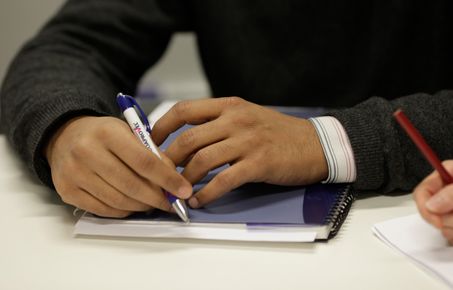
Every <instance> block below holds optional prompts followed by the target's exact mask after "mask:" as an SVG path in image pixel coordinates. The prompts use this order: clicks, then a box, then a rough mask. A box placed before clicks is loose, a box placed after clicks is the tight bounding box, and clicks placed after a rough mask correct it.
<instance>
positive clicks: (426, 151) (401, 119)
mask: <svg viewBox="0 0 453 290" xmlns="http://www.w3.org/2000/svg"><path fill="white" fill-rule="evenodd" d="M393 116H394V117H395V118H396V120H397V121H398V123H399V124H400V125H401V127H403V129H404V130H405V131H406V133H407V135H409V137H410V138H411V139H412V141H413V142H414V143H415V145H417V147H418V149H419V150H420V152H422V154H423V155H424V156H425V158H426V159H427V160H428V162H429V163H431V166H432V167H434V169H436V170H437V172H439V174H440V177H441V178H442V181H443V182H444V184H445V185H446V184H450V183H453V177H452V176H451V175H450V174H449V173H448V172H447V170H446V169H445V167H444V166H443V165H442V163H441V162H440V160H439V158H438V157H437V156H436V154H435V153H434V151H433V150H432V149H431V147H429V145H428V144H427V143H426V141H425V139H424V138H423V136H422V135H421V134H420V132H419V131H418V130H417V128H415V127H414V125H412V123H411V121H409V119H408V118H407V116H406V114H404V112H403V111H402V110H401V109H398V110H396V111H395V113H393Z"/></svg>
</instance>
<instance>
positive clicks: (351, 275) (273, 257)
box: [0, 135, 448, 290]
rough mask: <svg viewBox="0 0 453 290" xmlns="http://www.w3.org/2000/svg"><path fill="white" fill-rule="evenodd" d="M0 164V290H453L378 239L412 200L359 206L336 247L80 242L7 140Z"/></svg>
mask: <svg viewBox="0 0 453 290" xmlns="http://www.w3.org/2000/svg"><path fill="white" fill-rule="evenodd" d="M0 156H1V157H0V160H1V161H0V211H1V212H2V215H1V216H2V217H1V219H0V228H1V231H2V233H1V235H0V237H1V238H0V289H9V290H11V289H27V290H29V289H46V290H49V289H78V290H80V289H122V290H124V289H199V290H201V289H210V290H212V289H360V290H363V289H368V290H369V289H411V290H415V289H448V288H447V286H446V285H445V284H443V283H442V282H440V281H439V280H437V279H436V278H433V277H431V276H430V275H429V274H427V273H426V272H424V271H423V270H421V269H420V268H418V267H417V266H415V265H414V264H413V263H412V262H411V261H410V260H409V259H408V258H406V257H405V256H403V255H402V254H400V253H398V252H396V251H395V250H393V249H391V248H389V247H388V246H386V245H385V244H384V243H382V242H381V241H380V240H378V239H377V238H376V237H375V236H374V235H373V233H372V231H371V227H372V225H373V224H374V223H376V222H380V221H383V220H387V219H390V218H394V217H399V216H404V215H408V214H412V213H414V212H416V210H415V206H414V203H413V201H412V200H411V196H410V195H403V196H396V197H391V196H375V197H369V198H364V199H360V200H357V201H356V202H355V203H354V204H353V206H352V209H351V211H350V214H349V216H348V218H347V219H346V221H345V223H344V224H343V227H342V228H341V230H340V232H339V234H338V235H337V236H336V237H335V238H334V239H332V240H330V241H328V242H318V243H256V242H227V241H201V240H190V239H139V238H126V239H125V238H104V237H96V238H94V237H91V238H87V237H83V238H82V237H74V236H73V234H72V232H73V229H74V224H75V222H76V217H74V216H73V215H72V208H71V207H69V206H67V205H64V204H63V203H62V202H61V201H60V200H59V198H58V195H57V194H56V193H55V192H53V191H51V190H49V189H47V188H46V187H44V186H43V185H41V184H40V183H39V181H38V180H37V179H36V178H34V177H33V176H31V175H30V173H29V172H28V170H27V168H26V167H25V166H24V164H23V163H22V162H20V161H19V159H18V157H17V155H15V153H14V152H13V150H12V149H11V147H10V146H8V145H7V142H6V138H5V136H4V135H0ZM414 242H416V241H414Z"/></svg>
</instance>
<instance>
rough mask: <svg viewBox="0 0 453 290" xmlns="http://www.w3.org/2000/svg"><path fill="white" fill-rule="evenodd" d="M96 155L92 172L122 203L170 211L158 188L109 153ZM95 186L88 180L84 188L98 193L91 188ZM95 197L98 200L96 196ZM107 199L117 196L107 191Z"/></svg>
mask: <svg viewBox="0 0 453 290" xmlns="http://www.w3.org/2000/svg"><path fill="white" fill-rule="evenodd" d="M96 155H97V158H96V162H94V163H93V164H92V165H91V167H92V170H94V172H97V174H98V175H99V177H100V178H101V179H102V180H104V181H105V182H106V183H108V185H110V187H111V188H112V189H113V190H114V191H116V192H120V193H121V194H122V195H124V196H125V199H124V200H123V201H124V202H128V201H130V200H135V201H136V202H138V203H139V204H141V206H142V208H143V207H144V206H147V207H154V208H159V209H162V210H165V211H169V210H170V209H171V206H170V204H169V202H168V201H167V199H166V198H165V197H164V195H163V194H162V190H161V189H160V188H159V187H158V186H156V185H154V184H151V183H150V182H147V181H146V180H145V179H144V178H143V177H141V176H139V175H137V174H135V172H134V171H132V170H131V169H130V168H129V167H128V166H126V165H125V164H124V163H123V162H122V161H121V160H120V159H118V158H117V157H116V156H115V155H113V154H112V153H111V152H108V151H107V152H98V153H97V154H96ZM78 183H79V184H83V183H84V181H83V180H80V181H79V182H78ZM95 185H96V183H94V184H93V181H92V180H91V179H90V180H89V184H87V185H86V186H85V187H84V188H85V190H87V191H88V192H90V193H95V192H99V191H98V190H101V188H93V186H95ZM98 194H99V193H98ZM95 196H97V197H98V198H100V197H99V196H98V195H95ZM126 197H127V198H126ZM109 198H110V199H116V198H118V196H114V192H112V191H109ZM100 199H101V200H103V201H104V202H106V203H108V204H110V202H108V201H107V200H105V199H102V198H100ZM115 203H116V202H115ZM116 204H117V203H116ZM123 206H124V205H123ZM144 210H146V209H144ZM141 211H143V210H141Z"/></svg>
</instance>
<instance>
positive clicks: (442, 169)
mask: <svg viewBox="0 0 453 290" xmlns="http://www.w3.org/2000/svg"><path fill="white" fill-rule="evenodd" d="M394 116H395V118H396V120H397V121H398V123H399V124H400V125H401V127H403V129H404V130H405V131H406V133H407V134H408V135H409V137H410V138H411V139H412V141H414V143H415V145H417V147H418V148H419V149H420V151H421V153H422V154H423V155H424V156H425V157H426V159H427V160H428V162H430V163H431V165H432V166H433V167H434V168H435V171H434V172H433V173H431V174H430V175H428V176H427V177H426V178H425V179H424V180H423V181H422V182H420V184H419V185H418V186H417V187H416V188H415V189H414V192H413V196H414V200H415V203H416V204H417V208H418V211H419V212H420V214H421V216H422V217H423V218H424V219H425V220H426V221H427V222H429V223H430V224H432V225H433V226H435V227H436V228H438V229H439V230H440V231H441V232H442V234H443V235H444V237H445V238H446V239H447V240H448V241H449V242H450V243H452V244H453V177H452V174H453V160H448V161H444V162H443V163H441V162H440V160H439V158H438V157H437V156H436V154H435V153H434V151H433V150H432V149H431V148H430V147H429V145H428V144H427V143H426V141H425V140H424V138H423V137H422V136H421V134H420V133H419V132H418V130H417V129H416V128H415V127H414V126H413V125H412V124H411V122H410V121H409V119H408V118H407V117H406V115H405V114H404V113H403V111H401V110H397V111H396V112H395V113H394Z"/></svg>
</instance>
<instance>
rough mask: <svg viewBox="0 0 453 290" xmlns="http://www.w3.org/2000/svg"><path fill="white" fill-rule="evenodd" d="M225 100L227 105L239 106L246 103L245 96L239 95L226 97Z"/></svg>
mask: <svg viewBox="0 0 453 290" xmlns="http://www.w3.org/2000/svg"><path fill="white" fill-rule="evenodd" d="M223 101H224V103H225V105H226V106H227V107H230V106H238V105H242V104H244V103H245V100H244V99H243V98H240V97H237V96H232V97H226V98H224V99H223Z"/></svg>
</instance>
